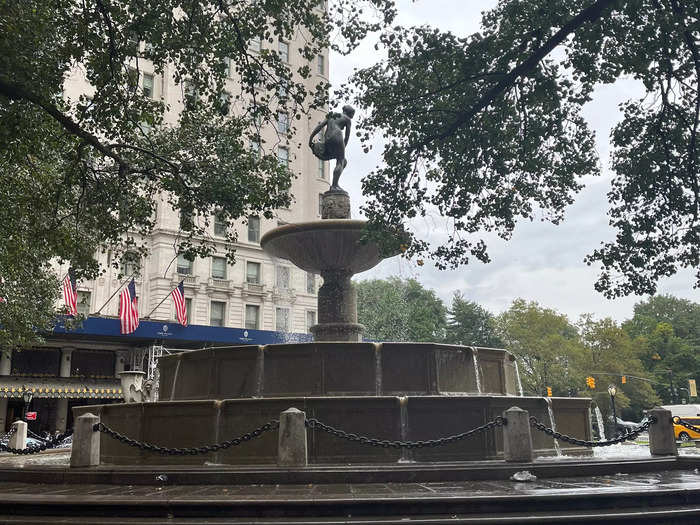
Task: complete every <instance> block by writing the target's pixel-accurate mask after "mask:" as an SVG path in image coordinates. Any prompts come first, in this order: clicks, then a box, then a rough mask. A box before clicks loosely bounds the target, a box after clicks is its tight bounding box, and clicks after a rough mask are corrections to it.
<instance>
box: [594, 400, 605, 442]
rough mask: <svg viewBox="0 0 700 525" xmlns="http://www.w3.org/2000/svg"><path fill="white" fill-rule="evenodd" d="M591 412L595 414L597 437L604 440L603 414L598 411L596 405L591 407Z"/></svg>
mask: <svg viewBox="0 0 700 525" xmlns="http://www.w3.org/2000/svg"><path fill="white" fill-rule="evenodd" d="M593 413H594V414H595V422H596V424H597V425H598V439H599V440H600V441H605V426H604V425H603V414H602V413H601V412H600V408H598V406H597V405H596V406H595V407H594V408H593Z"/></svg>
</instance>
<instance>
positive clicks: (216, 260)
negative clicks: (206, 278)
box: [211, 257, 226, 279]
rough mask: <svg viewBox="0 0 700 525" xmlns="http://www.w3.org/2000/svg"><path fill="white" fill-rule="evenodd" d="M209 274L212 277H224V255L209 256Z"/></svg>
mask: <svg viewBox="0 0 700 525" xmlns="http://www.w3.org/2000/svg"><path fill="white" fill-rule="evenodd" d="M211 276H212V277H213V278H214V279H226V257H212V258H211Z"/></svg>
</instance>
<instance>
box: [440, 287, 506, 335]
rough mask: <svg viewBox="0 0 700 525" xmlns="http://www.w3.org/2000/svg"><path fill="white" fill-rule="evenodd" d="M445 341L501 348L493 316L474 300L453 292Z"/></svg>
mask: <svg viewBox="0 0 700 525" xmlns="http://www.w3.org/2000/svg"><path fill="white" fill-rule="evenodd" d="M445 342H447V343H452V344H457V345H475V346H487V347H491V348H501V347H502V345H503V342H502V341H501V339H500V338H499V337H498V335H497V333H496V320H495V318H494V316H493V315H492V314H491V312H489V311H488V310H486V309H485V308H483V307H482V306H480V305H478V304H477V303H475V302H474V301H468V300H466V299H465V298H464V296H462V294H461V293H459V292H455V294H454V296H453V297H452V305H451V306H450V309H449V310H448V311H447V335H446V337H445Z"/></svg>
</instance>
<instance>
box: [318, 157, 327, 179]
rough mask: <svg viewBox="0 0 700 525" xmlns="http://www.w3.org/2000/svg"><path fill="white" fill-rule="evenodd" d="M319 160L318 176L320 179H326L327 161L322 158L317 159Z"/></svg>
mask: <svg viewBox="0 0 700 525" xmlns="http://www.w3.org/2000/svg"><path fill="white" fill-rule="evenodd" d="M316 160H318V178H319V179H324V180H325V179H326V163H325V162H323V161H322V160H321V159H316Z"/></svg>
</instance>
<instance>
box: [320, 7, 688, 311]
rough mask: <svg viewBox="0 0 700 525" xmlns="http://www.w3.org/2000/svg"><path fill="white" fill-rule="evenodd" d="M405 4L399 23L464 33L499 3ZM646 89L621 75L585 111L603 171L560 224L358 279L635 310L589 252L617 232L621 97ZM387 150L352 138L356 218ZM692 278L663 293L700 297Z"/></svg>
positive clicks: (502, 301)
mask: <svg viewBox="0 0 700 525" xmlns="http://www.w3.org/2000/svg"><path fill="white" fill-rule="evenodd" d="M398 4H399V12H400V17H399V20H398V22H399V23H400V24H403V25H418V24H429V25H434V26H437V27H439V28H440V29H441V30H449V31H452V32H453V33H455V34H457V35H468V34H471V33H473V32H475V31H477V30H478V28H479V21H480V18H481V16H480V13H481V12H482V11H484V10H486V9H489V8H491V7H493V6H494V5H495V4H496V1H495V0H470V1H468V2H467V1H464V0H417V1H415V2H414V1H411V0H398ZM373 45H374V42H373V41H368V42H366V43H365V44H364V45H363V46H362V47H361V48H360V49H358V50H357V51H355V52H354V53H353V54H352V55H350V56H348V57H343V56H340V55H334V56H332V57H331V64H330V65H331V82H332V83H333V85H339V84H341V83H342V82H343V81H344V80H346V79H347V78H348V76H349V75H350V73H351V72H352V69H353V68H354V67H362V66H367V65H370V64H372V63H373V61H374V60H376V58H377V54H376V51H375V50H374V48H373ZM640 93H641V89H640V87H639V86H638V85H637V84H636V83H635V82H634V81H632V80H626V81H620V82H618V83H617V84H615V85H612V86H604V87H601V88H600V89H598V90H597V92H596V93H595V96H594V98H593V101H592V102H590V103H589V104H588V105H587V106H586V107H585V112H584V116H585V117H586V119H587V120H588V122H589V124H590V126H591V127H592V128H593V129H594V130H595V132H596V137H597V149H598V154H599V157H600V162H601V166H602V168H603V176H602V177H597V178H591V179H590V180H587V181H585V182H586V188H585V189H584V190H582V192H581V193H579V195H578V197H577V200H576V203H575V204H574V205H572V206H571V207H570V208H569V209H568V210H567V213H566V219H565V221H564V223H562V224H561V225H559V226H554V225H552V224H550V223H543V222H539V221H536V222H532V223H530V222H527V223H526V222H522V223H520V224H519V225H518V226H517V227H516V230H515V233H514V235H513V238H512V239H511V240H510V241H508V242H504V241H502V240H500V239H497V238H496V239H492V240H491V241H490V243H489V254H490V256H491V260H492V262H491V263H489V264H486V265H485V264H482V263H480V262H474V263H473V264H470V265H468V266H465V267H462V268H460V269H458V270H453V271H439V270H437V269H436V268H435V267H433V266H432V264H430V263H429V262H428V261H426V264H425V266H422V267H419V266H418V265H416V263H415V262H411V261H408V260H406V259H403V258H401V257H395V258H393V259H389V260H386V261H383V262H382V263H381V264H380V265H379V266H378V267H376V268H375V269H373V270H370V271H368V272H365V273H363V274H360V275H359V276H357V278H359V279H368V278H375V277H381V278H383V277H388V276H391V275H398V276H400V277H404V278H407V277H413V278H416V279H417V280H418V281H420V282H421V283H422V284H423V285H424V286H425V287H427V288H431V289H433V290H435V291H436V292H437V294H438V295H439V296H440V297H441V298H442V300H443V301H445V303H446V304H449V302H450V300H451V297H452V294H453V292H454V291H456V290H459V291H461V292H462V293H463V294H464V295H465V297H466V298H468V299H470V300H473V301H476V302H477V303H479V304H481V305H482V306H484V307H485V308H488V309H489V310H491V311H492V312H494V313H499V312H502V311H503V310H505V309H506V308H508V306H509V305H510V304H511V303H512V301H513V300H514V299H516V298H518V297H522V298H524V299H526V300H532V301H537V302H538V303H540V304H541V305H542V306H546V307H550V308H554V309H556V310H558V311H560V312H562V313H565V314H567V315H568V316H569V317H570V319H571V320H572V321H575V320H576V319H577V318H578V316H579V315H580V314H582V313H593V314H594V315H595V316H596V317H598V318H602V317H607V316H610V317H613V318H614V319H617V320H618V321H622V320H624V319H627V318H629V317H631V315H632V308H633V306H634V304H635V303H636V302H638V301H639V300H641V299H642V298H641V297H638V296H630V297H626V298H623V299H617V300H608V299H605V298H604V297H603V296H602V295H601V294H599V293H597V292H596V291H595V290H594V288H593V284H594V282H595V280H596V278H597V275H598V271H599V270H598V269H597V268H595V267H588V266H586V265H585V264H584V263H583V258H584V257H585V256H586V255H587V254H590V253H591V252H592V251H593V250H594V249H595V248H596V247H597V246H598V245H599V244H600V242H601V241H603V240H609V239H612V238H613V236H614V233H613V230H612V229H611V228H610V227H609V226H608V218H607V215H606V212H607V210H608V204H607V199H606V193H607V192H608V190H609V187H610V171H609V153H610V147H609V135H610V130H611V129H612V127H613V126H614V124H615V123H616V122H617V121H618V120H619V118H620V113H619V111H618V104H619V103H620V102H623V101H625V100H627V99H629V98H631V97H635V96H637V95H638V94H640ZM380 153H381V148H378V147H375V149H374V150H372V151H371V152H370V153H369V154H365V153H364V152H363V151H362V149H361V148H360V144H359V139H357V138H356V137H354V136H353V137H352V138H351V139H350V145H349V146H348V159H349V160H348V168H347V169H346V170H345V172H344V173H343V177H342V178H341V186H342V187H343V188H345V189H346V190H347V191H348V192H349V193H350V196H351V199H352V201H353V206H354V209H353V216H354V217H357V216H358V210H357V208H358V207H359V205H360V203H361V202H362V201H363V198H362V195H361V193H360V180H361V178H362V177H363V176H364V175H365V174H366V173H368V172H369V171H371V170H372V169H373V168H374V167H375V166H377V165H379V164H380V163H381V157H380ZM445 224H446V221H444V220H441V218H440V217H437V216H436V217H431V218H430V219H428V220H427V221H426V224H425V225H424V226H425V229H426V230H427V231H430V232H431V233H430V235H431V236H436V235H438V236H439V235H440V232H441V231H443V232H444V231H445ZM419 226H420V225H419ZM421 229H423V228H421ZM692 285H693V275H692V272H683V273H681V274H678V275H676V276H674V277H672V278H669V279H665V280H663V281H661V282H660V284H659V293H670V294H673V295H675V296H678V297H684V298H688V299H691V300H693V301H700V292H698V291H697V290H694V289H693V288H692Z"/></svg>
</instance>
